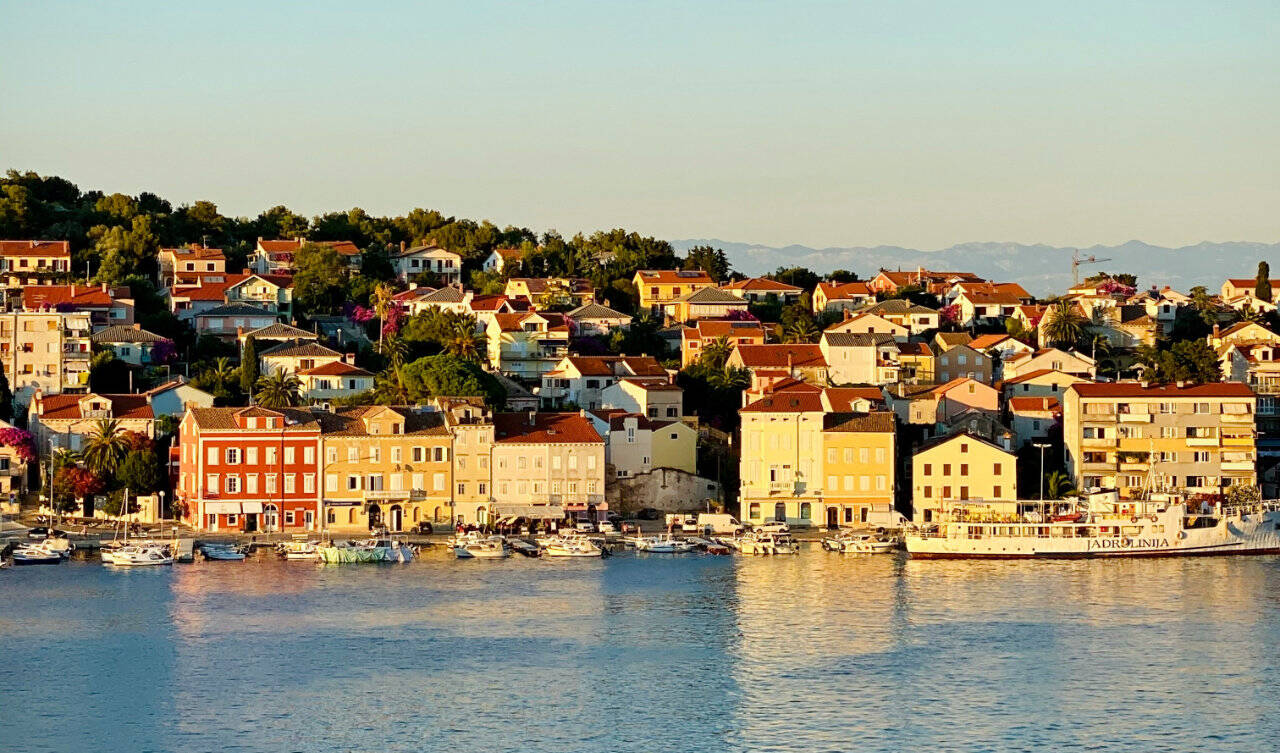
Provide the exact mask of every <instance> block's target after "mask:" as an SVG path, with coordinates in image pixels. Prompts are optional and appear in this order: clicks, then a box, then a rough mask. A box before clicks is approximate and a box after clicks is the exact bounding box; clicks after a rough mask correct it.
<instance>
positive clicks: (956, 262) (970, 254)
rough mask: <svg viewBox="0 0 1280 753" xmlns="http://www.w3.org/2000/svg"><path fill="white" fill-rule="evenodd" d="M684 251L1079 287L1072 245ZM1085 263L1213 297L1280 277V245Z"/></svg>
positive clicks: (870, 271)
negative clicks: (1225, 288) (1257, 278)
mask: <svg viewBox="0 0 1280 753" xmlns="http://www.w3.org/2000/svg"><path fill="white" fill-rule="evenodd" d="M671 245H672V246H674V247H675V248H676V249H677V250H679V251H682V252H683V251H686V250H688V249H689V248H692V247H693V246H699V245H707V246H714V247H716V248H722V249H724V251H725V253H726V254H727V255H728V256H729V260H730V261H731V262H732V263H733V268H734V269H735V270H737V271H739V272H742V273H743V274H747V275H761V274H765V273H768V272H772V271H774V270H775V269H777V268H778V267H792V266H802V267H808V268H809V269H812V270H813V271H814V272H818V273H820V274H825V273H827V272H830V271H832V270H835V269H847V270H849V271H850V272H854V273H856V274H857V275H858V276H859V277H860V278H862V279H870V278H871V277H873V276H875V274H876V273H877V272H878V271H879V270H880V269H881V268H882V267H883V268H885V269H897V268H899V267H901V268H902V269H915V268H917V267H921V266H923V267H926V268H929V269H937V270H945V271H961V272H975V273H977V274H979V275H981V276H983V277H986V278H988V279H991V280H995V281H997V282H1019V283H1022V286H1023V287H1025V288H1026V289H1027V290H1028V291H1030V292H1032V293H1034V294H1037V295H1047V294H1051V293H1061V292H1062V291H1064V290H1066V289H1067V288H1068V287H1069V286H1070V285H1071V252H1072V251H1073V249H1071V248H1065V247H1054V246H1046V245H1043V244H1037V245H1026V244H1022V243H961V244H959V245H955V246H951V247H950V248H944V249H941V250H938V251H920V250H917V249H914V248H901V247H898V246H875V247H872V248H866V247H861V246H854V247H850V248H820V249H819V248H809V247H808V246H785V247H782V248H774V247H771V246H759V245H753V244H750V243H734V242H730V241H722V240H718V239H689V240H678V241H672V242H671ZM1080 256H1081V258H1085V257H1089V256H1096V257H1097V258H1099V259H1104V258H1105V259H1109V261H1105V262H1101V263H1097V264H1084V263H1082V264H1081V265H1080V279H1082V280H1083V279H1084V278H1086V277H1088V276H1089V275H1090V274H1093V273H1095V272H1099V271H1104V272H1130V273H1132V274H1135V275H1137V276H1138V285H1139V286H1140V287H1144V288H1145V287H1148V286H1150V285H1171V286H1173V287H1174V288H1176V289H1178V290H1182V291H1184V292H1185V291H1186V290H1188V289H1189V288H1191V287H1193V286H1195V285H1204V286H1205V287H1207V288H1209V290H1210V292H1212V291H1214V290H1216V289H1217V288H1219V287H1221V285H1222V281H1223V280H1224V279H1226V278H1227V277H1253V276H1254V275H1255V274H1256V273H1257V268H1258V262H1259V261H1263V260H1265V261H1267V262H1269V263H1270V264H1271V267H1272V270H1273V273H1272V276H1273V277H1276V276H1280V243H1248V242H1230V243H1209V242H1207V241H1206V242H1204V243H1198V244H1196V245H1194V246H1183V247H1181V248H1164V247H1161V246H1152V245H1150V244H1147V243H1143V242H1142V241H1129V242H1128V243H1123V244H1121V245H1119V246H1092V247H1090V248H1081V249H1080Z"/></svg>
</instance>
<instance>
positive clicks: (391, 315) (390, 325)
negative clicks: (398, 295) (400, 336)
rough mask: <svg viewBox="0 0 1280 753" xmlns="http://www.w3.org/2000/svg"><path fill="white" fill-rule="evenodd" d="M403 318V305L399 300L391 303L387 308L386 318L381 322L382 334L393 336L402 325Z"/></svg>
mask: <svg viewBox="0 0 1280 753" xmlns="http://www.w3.org/2000/svg"><path fill="white" fill-rule="evenodd" d="M404 318H405V317H404V306H401V305H400V302H399V301H396V302H395V303H393V304H391V306H390V307H389V308H387V319H386V321H384V322H383V323H382V334H384V335H387V336H388V337H391V336H394V335H395V334H396V333H397V332H399V331H400V327H401V326H403V325H404Z"/></svg>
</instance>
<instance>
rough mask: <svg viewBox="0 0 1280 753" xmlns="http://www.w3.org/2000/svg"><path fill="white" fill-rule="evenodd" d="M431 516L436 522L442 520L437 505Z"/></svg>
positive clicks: (442, 517)
mask: <svg viewBox="0 0 1280 753" xmlns="http://www.w3.org/2000/svg"><path fill="white" fill-rule="evenodd" d="M432 517H434V518H435V521H436V522H437V523H439V522H440V521H442V520H444V516H443V515H442V514H441V511H440V508H439V507H437V508H436V510H435V513H434V514H433V515H432Z"/></svg>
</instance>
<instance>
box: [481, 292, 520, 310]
mask: <svg viewBox="0 0 1280 753" xmlns="http://www.w3.org/2000/svg"><path fill="white" fill-rule="evenodd" d="M504 307H506V308H510V307H511V304H510V302H508V300H507V297H506V296H505V295H477V296H475V297H474V298H472V299H471V310H472V311H497V310H498V309H501V308H504Z"/></svg>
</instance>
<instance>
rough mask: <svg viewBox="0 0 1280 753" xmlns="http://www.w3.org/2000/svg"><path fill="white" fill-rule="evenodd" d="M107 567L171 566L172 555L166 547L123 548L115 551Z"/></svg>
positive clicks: (132, 546)
mask: <svg viewBox="0 0 1280 753" xmlns="http://www.w3.org/2000/svg"><path fill="white" fill-rule="evenodd" d="M107 564H109V565H115V566H116V567H148V566H152V565H172V564H173V554H172V553H171V552H170V551H169V547H167V546H134V545H130V546H124V547H120V548H119V549H117V550H116V551H115V552H114V553H113V555H112V557H111V561H110V562H107Z"/></svg>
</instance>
